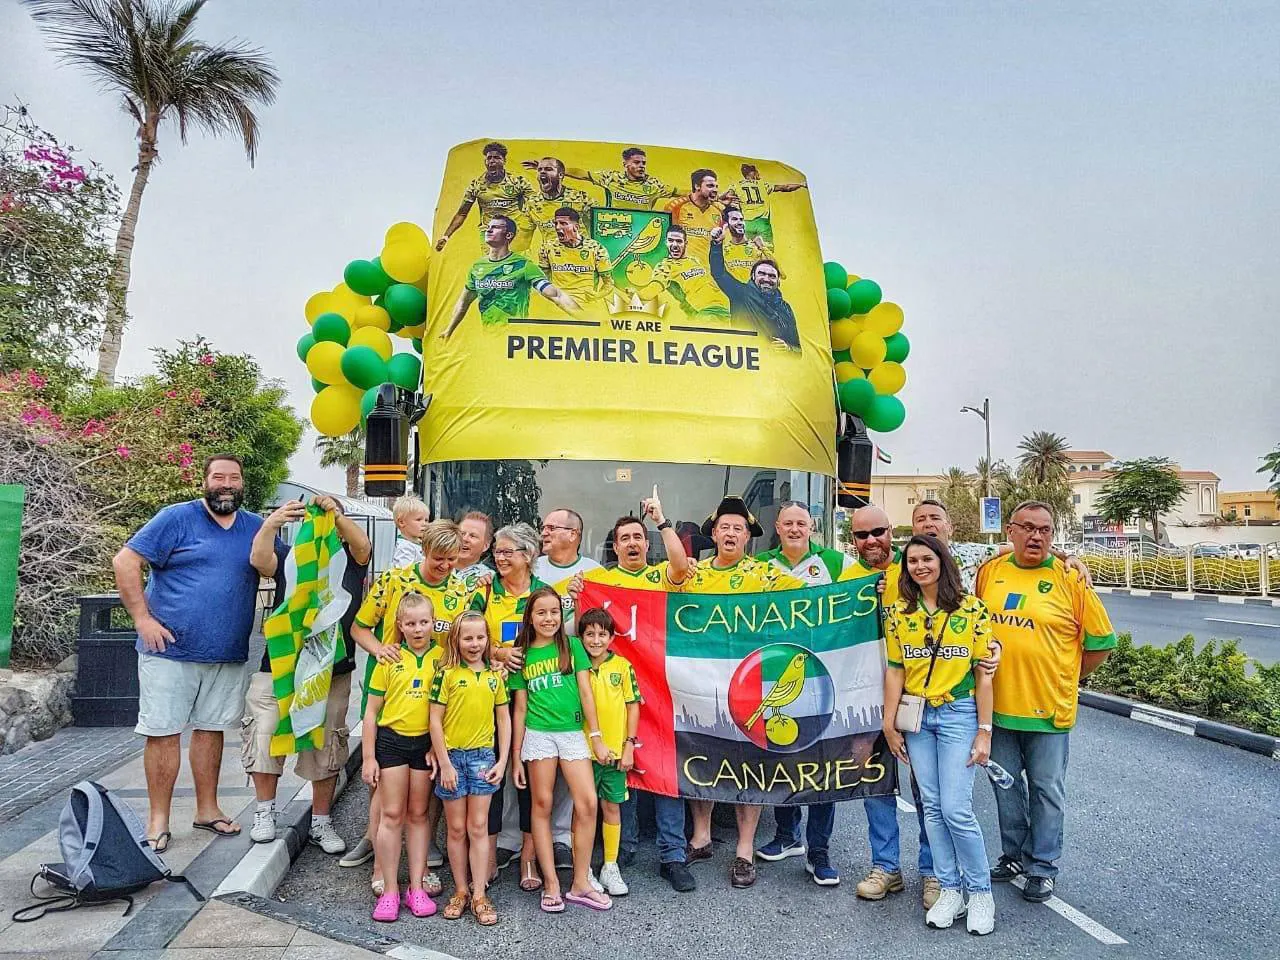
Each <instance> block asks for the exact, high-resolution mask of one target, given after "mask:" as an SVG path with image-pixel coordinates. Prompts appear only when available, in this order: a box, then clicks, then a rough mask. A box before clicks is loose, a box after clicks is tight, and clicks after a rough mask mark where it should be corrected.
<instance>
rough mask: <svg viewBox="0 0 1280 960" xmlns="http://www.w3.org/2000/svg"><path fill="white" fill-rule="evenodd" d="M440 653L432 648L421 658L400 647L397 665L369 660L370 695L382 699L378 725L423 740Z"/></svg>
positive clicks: (406, 648) (426, 731)
mask: <svg viewBox="0 0 1280 960" xmlns="http://www.w3.org/2000/svg"><path fill="white" fill-rule="evenodd" d="M441 653H443V651H442V650H441V649H440V648H439V647H430V648H429V649H428V650H427V651H426V653H423V654H422V655H420V656H419V655H418V654H416V653H414V652H413V651H412V650H410V649H409V648H408V647H401V648H400V659H399V660H398V661H396V662H395V663H377V662H376V661H374V660H373V658H372V657H370V658H369V660H370V661H371V662H373V663H374V668H373V675H372V676H371V677H370V678H369V689H368V693H369V696H371V697H382V698H383V700H382V709H381V710H380V711H379V712H378V726H380V727H390V728H391V729H392V730H394V731H395V732H396V733H398V734H400V735H401V736H402V737H420V736H422V735H423V734H425V733H429V732H430V730H431V727H430V725H429V717H428V715H427V703H428V697H429V696H430V693H431V685H432V682H433V681H434V680H435V675H436V665H437V664H438V663H439V662H440V654H441Z"/></svg>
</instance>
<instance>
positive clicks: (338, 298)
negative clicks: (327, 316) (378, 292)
mask: <svg viewBox="0 0 1280 960" xmlns="http://www.w3.org/2000/svg"><path fill="white" fill-rule="evenodd" d="M372 303H373V297H362V296H360V294H358V293H356V292H355V291H354V290H352V289H351V288H350V287H348V286H347V285H346V284H345V283H340V284H338V285H337V286H336V287H334V288H333V293H332V294H331V295H330V297H329V309H330V310H331V311H332V312H334V313H338V314H341V315H342V316H343V318H344V319H345V320H346V321H347V323H349V324H351V325H352V326H354V325H355V322H356V311H357V310H359V309H360V308H361V307H367V306H369V305H370V304H372Z"/></svg>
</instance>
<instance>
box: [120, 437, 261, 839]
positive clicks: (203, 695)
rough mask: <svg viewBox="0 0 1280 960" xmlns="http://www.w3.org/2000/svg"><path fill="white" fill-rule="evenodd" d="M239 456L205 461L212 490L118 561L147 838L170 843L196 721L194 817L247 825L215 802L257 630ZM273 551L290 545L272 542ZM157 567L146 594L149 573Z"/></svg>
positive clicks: (151, 526) (172, 514) (208, 826)
mask: <svg viewBox="0 0 1280 960" xmlns="http://www.w3.org/2000/svg"><path fill="white" fill-rule="evenodd" d="M243 500H244V474H243V472H242V469H241V463H240V458H239V457H236V456H234V455H232V454H217V455H215V456H212V457H210V458H209V459H208V460H206V461H205V465H204V497H203V499H199V500H190V501H188V502H186V503H178V504H174V505H172V506H168V507H165V508H164V509H163V510H161V511H160V512H159V513H158V514H156V515H155V516H154V517H152V518H151V520H149V521H148V522H147V524H146V525H145V526H144V527H143V528H142V529H141V530H139V531H138V532H137V533H136V534H134V535H133V537H132V538H131V539H130V540H129V542H128V543H127V544H125V546H124V547H122V548H121V550H120V552H119V553H117V554H116V556H115V560H114V561H113V564H112V565H113V567H114V568H115V577H116V587H117V589H118V590H119V591H120V599H121V600H122V601H123V603H124V606H125V609H126V610H128V611H129V615H130V616H131V617H132V618H133V622H134V625H135V626H136V627H137V630H138V644H137V647H138V725H137V727H136V728H135V729H136V731H137V732H138V733H140V734H142V735H143V736H144V737H146V738H147V743H146V747H145V750H144V753H143V769H144V770H145V772H146V777H147V799H148V803H149V805H150V812H149V814H148V817H147V837H148V839H149V840H150V841H151V845H152V848H153V849H154V850H155V851H156V852H157V853H159V852H163V851H164V850H165V849H166V848H167V847H168V846H169V839H170V830H169V827H170V824H169V808H170V803H171V801H172V799H173V785H174V783H175V782H176V781H177V779H178V769H179V767H180V765H181V762H182V747H181V737H182V732H183V731H184V730H186V729H187V728H189V727H190V728H192V734H191V746H190V750H189V758H190V763H191V776H192V779H193V780H194V782H195V794H196V797H195V799H196V809H195V819H194V821H193V823H192V824H191V825H192V827H193V828H195V829H197V830H207V831H209V832H210V833H213V834H215V835H216V836H218V837H234V836H236V835H237V834H239V833H240V824H238V823H235V822H234V821H233V820H232V819H231V818H230V817H228V816H227V815H226V814H225V813H224V812H223V811H222V808H221V807H220V806H219V805H218V771H219V767H220V766H221V763H222V735H223V731H225V730H228V729H237V728H238V727H239V726H240V717H241V707H242V706H243V704H244V695H245V685H246V681H247V679H248V674H247V673H246V672H245V661H246V660H247V659H248V657H249V633H250V631H251V630H252V629H253V616H254V599H255V597H256V596H257V593H258V584H259V580H260V577H262V576H270V575H271V574H273V573H274V572H275V562H274V561H275V558H274V557H272V563H271V564H270V565H269V567H270V569H265V568H264V569H261V570H259V569H256V568H255V567H254V566H253V565H252V563H251V562H250V551H251V549H252V546H253V539H254V537H255V536H256V535H257V533H258V530H259V529H260V528H261V527H262V523H263V521H262V518H261V517H259V516H257V515H256V514H253V513H250V512H248V511H247V510H241V509H240V504H241V503H242V502H243ZM276 549H277V550H278V551H281V552H283V550H284V545H283V544H282V543H280V541H279V540H277V541H276ZM144 564H145V565H147V566H149V567H150V568H151V576H150V579H149V580H148V582H147V586H146V589H145V591H144V589H143V586H142V569H143V566H144Z"/></svg>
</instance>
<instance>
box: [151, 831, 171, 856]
mask: <svg viewBox="0 0 1280 960" xmlns="http://www.w3.org/2000/svg"><path fill="white" fill-rule="evenodd" d="M172 839H173V834H171V833H170V832H169V831H168V830H162V831H161V832H160V836H158V837H147V843H149V844H151V850H152V852H153V853H164V852H165V851H166V850H168V849H169V841H170V840H172Z"/></svg>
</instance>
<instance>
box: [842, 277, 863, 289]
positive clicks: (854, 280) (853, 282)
mask: <svg viewBox="0 0 1280 960" xmlns="http://www.w3.org/2000/svg"><path fill="white" fill-rule="evenodd" d="M861 279H862V278H861V277H860V276H858V275H857V274H856V273H851V274H849V282H848V283H846V284H845V289H846V290H847V289H849V287H852V286H853V285H854V284H855V283H857V282H858V281H859V280H861Z"/></svg>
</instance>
